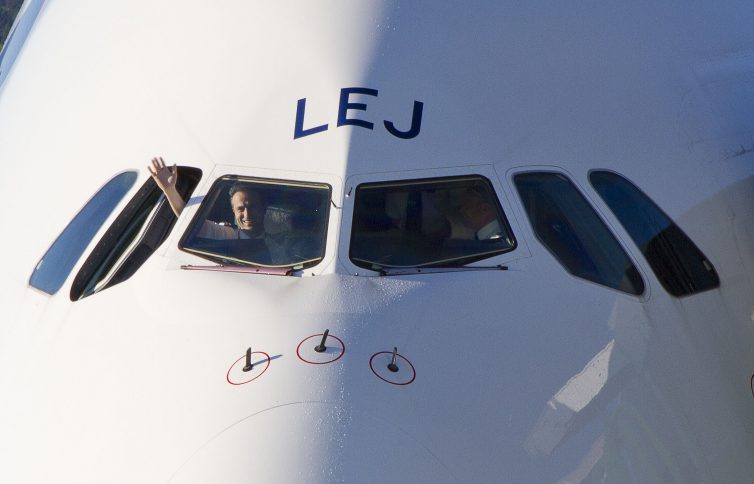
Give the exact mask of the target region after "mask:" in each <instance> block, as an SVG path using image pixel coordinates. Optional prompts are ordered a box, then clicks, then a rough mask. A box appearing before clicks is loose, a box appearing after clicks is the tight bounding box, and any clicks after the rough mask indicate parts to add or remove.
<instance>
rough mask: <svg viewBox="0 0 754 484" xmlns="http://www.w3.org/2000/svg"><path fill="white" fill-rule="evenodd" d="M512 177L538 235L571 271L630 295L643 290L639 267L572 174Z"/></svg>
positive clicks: (575, 274) (533, 174)
mask: <svg viewBox="0 0 754 484" xmlns="http://www.w3.org/2000/svg"><path fill="white" fill-rule="evenodd" d="M513 180H514V183H515V184H516V188H517V189H518V192H519V194H520V195H521V201H522V202H523V205H524V208H525V209H526V215H527V216H528V217H529V221H530V222H531V225H532V228H533V229H534V233H535V235H536V236H537V239H539V241H540V242H541V243H542V244H543V245H544V246H545V247H547V249H548V250H549V251H550V252H551V253H552V255H553V256H554V257H555V258H556V259H557V260H558V261H559V262H560V263H561V264H562V265H563V267H564V268H565V269H566V270H567V271H568V272H570V273H571V274H573V275H574V276H576V277H581V278H583V279H586V280H589V281H592V282H595V283H597V284H602V285H604V286H607V287H611V288H613V289H617V290H619V291H623V292H626V293H629V294H635V295H639V294H641V293H643V292H644V281H643V280H642V278H641V276H640V275H639V271H638V270H637V269H636V266H634V264H633V262H632V261H631V259H629V258H628V255H627V254H626V252H625V251H624V250H623V248H622V247H621V245H620V244H619V243H618V240H617V239H616V238H615V236H613V234H612V232H610V230H608V228H607V226H605V224H604V222H603V221H602V219H600V217H599V216H598V215H597V212H595V211H594V209H593V208H592V206H591V205H590V204H589V202H587V201H586V199H585V198H584V197H583V195H581V193H580V192H579V191H578V190H577V189H576V187H575V186H574V184H573V183H572V182H571V181H570V180H569V179H568V178H566V177H565V176H563V175H561V174H560V173H547V172H541V173H523V174H519V175H516V176H515V177H514V179H513Z"/></svg>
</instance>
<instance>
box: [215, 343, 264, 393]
mask: <svg viewBox="0 0 754 484" xmlns="http://www.w3.org/2000/svg"><path fill="white" fill-rule="evenodd" d="M251 354H252V355H264V356H266V357H267V364H266V365H265V366H264V369H263V370H262V371H260V372H259V374H257V375H256V376H255V377H254V378H250V379H248V380H246V381H242V382H234V381H231V379H230V372H231V371H233V368H234V367H235V366H236V365H237V364H238V362H240V361H241V360H245V359H246V355H245V354H244V355H243V356H242V357H240V358H239V359H237V360H236V361H235V362H233V364H232V365H230V368H228V373H227V374H226V375H225V379H226V380H227V381H228V383H230V384H231V385H236V386H238V385H244V384H246V383H249V382H252V381H254V380H256V379H257V378H259V377H260V376H262V375H263V374H264V372H265V371H267V368H269V367H270V355H268V354H267V353H265V352H264V351H254V352H252V353H251ZM244 363H245V362H244ZM259 364H260V363H257V365H259Z"/></svg>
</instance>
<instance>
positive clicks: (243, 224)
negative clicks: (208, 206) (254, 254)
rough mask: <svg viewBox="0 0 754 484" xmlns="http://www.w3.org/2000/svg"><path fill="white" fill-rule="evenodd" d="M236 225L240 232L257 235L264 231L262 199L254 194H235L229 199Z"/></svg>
mask: <svg viewBox="0 0 754 484" xmlns="http://www.w3.org/2000/svg"><path fill="white" fill-rule="evenodd" d="M230 204H231V206H232V207H233V215H235V217H236V224H237V225H238V228H240V229H241V230H247V231H249V232H251V235H258V234H260V233H262V231H263V230H264V210H265V207H264V205H263V203H262V197H261V196H260V195H259V194H258V193H255V192H236V193H234V194H233V196H232V197H231V199H230Z"/></svg>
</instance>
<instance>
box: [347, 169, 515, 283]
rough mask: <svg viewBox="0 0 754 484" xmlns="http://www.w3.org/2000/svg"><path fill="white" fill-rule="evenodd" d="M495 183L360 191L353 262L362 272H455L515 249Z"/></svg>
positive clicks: (374, 186) (465, 181) (433, 182)
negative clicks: (424, 269) (415, 269)
mask: <svg viewBox="0 0 754 484" xmlns="http://www.w3.org/2000/svg"><path fill="white" fill-rule="evenodd" d="M515 244H516V242H515V239H514V238H513V234H512V232H511V230H510V227H509V225H508V222H507V221H506V219H505V216H504V215H503V211H502V209H501V208H500V203H499V202H498V200H497V197H496V196H495V192H494V190H493V189H492V185H491V184H490V182H489V181H488V180H487V179H486V178H484V177H482V176H478V175H474V176H467V177H458V178H433V179H423V180H408V181H398V182H384V183H368V184H363V185H359V186H358V187H357V189H356V200H355V206H354V213H353V228H352V231H351V246H350V258H351V261H352V262H353V263H354V264H356V265H357V266H360V267H365V268H368V269H373V270H379V269H382V268H402V267H450V266H461V265H464V264H468V263H470V262H474V261H478V260H481V259H485V258H488V257H492V256H495V255H498V254H502V253H504V252H507V251H510V250H512V249H513V248H515Z"/></svg>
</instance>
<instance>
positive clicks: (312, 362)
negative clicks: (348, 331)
mask: <svg viewBox="0 0 754 484" xmlns="http://www.w3.org/2000/svg"><path fill="white" fill-rule="evenodd" d="M324 334H325V333H319V334H313V335H311V336H307V337H306V338H304V339H303V341H301V343H299V344H298V346H296V356H298V359H299V360H301V361H303V362H304V363H309V364H310V365H325V364H327V363H332V362H334V361H338V360H339V359H341V358H342V357H343V355H344V354H345V353H346V344H345V343H344V342H343V340H342V339H340V338H338V337H337V336H335V335H333V334H329V333H328V334H327V337H328V338H335V339H337V340H338V341H339V342H340V346H341V347H342V348H343V351H341V352H340V354H339V355H338V357H337V358H335V359H334V360H328V361H309V360H305V359H304V358H303V357H302V356H301V352H300V351H299V350H300V349H301V345H302V344H304V343H305V342H306V341H308V340H310V339H312V338H316V337H317V336H322V335H324Z"/></svg>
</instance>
